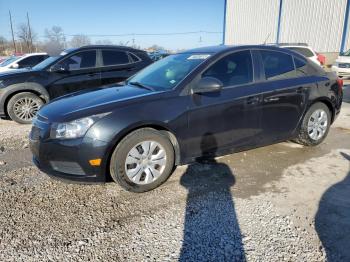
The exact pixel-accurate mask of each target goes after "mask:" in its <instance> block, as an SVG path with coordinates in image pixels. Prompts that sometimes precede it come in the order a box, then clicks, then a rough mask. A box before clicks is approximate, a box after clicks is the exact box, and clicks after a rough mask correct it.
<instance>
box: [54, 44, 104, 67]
mask: <svg viewBox="0 0 350 262" xmlns="http://www.w3.org/2000/svg"><path fill="white" fill-rule="evenodd" d="M91 51H95V66H94V67H84V68H79V69H73V70H69V71H70V72H76V71H82V70H87V69H97V68H98V55H97V53H98V50H97V49H88V50H79V51H78V52H75V53H73V54H67V56H66V57H62V59H60V60H59V61H57V62H56V63H54V64H53V65H51V66H49V68H51V67H52V66H55V65H57V64H59V63H61V62H63V61H64V60H66V59H69V58H71V57H72V56H75V55H77V54H80V53H83V52H91Z"/></svg>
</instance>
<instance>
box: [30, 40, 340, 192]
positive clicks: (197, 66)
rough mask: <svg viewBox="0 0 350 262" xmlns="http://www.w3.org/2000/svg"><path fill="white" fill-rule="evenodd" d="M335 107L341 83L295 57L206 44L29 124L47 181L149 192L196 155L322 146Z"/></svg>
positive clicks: (67, 100)
mask: <svg viewBox="0 0 350 262" xmlns="http://www.w3.org/2000/svg"><path fill="white" fill-rule="evenodd" d="M341 103H342V81H341V80H339V79H337V77H336V76H335V75H334V74H333V73H326V72H325V71H324V70H323V69H322V68H321V67H319V66H317V65H315V64H314V63H313V62H311V61H310V60H308V59H307V58H305V57H303V56H301V55H300V54H298V53H296V52H293V51H290V50H287V49H281V48H278V47H274V46H235V47H232V46H231V47H230V46H223V45H222V46H215V47H206V48H199V49H194V50H189V51H185V52H182V53H178V54H175V55H170V56H168V57H166V58H164V59H162V60H160V61H158V62H156V63H154V64H152V65H150V66H148V67H146V68H145V69H143V70H142V71H140V72H139V73H137V74H136V75H135V76H133V77H131V78H130V79H128V80H127V81H126V82H125V85H116V86H115V87H112V88H108V89H104V88H100V89H99V90H95V91H93V92H86V93H84V91H81V92H80V93H75V94H71V95H66V96H64V97H62V98H59V99H57V100H54V101H52V102H51V103H49V104H47V105H45V106H44V107H43V108H42V109H41V110H40V111H39V113H38V114H37V116H36V118H35V119H34V121H33V127H32V131H31V133H30V145H31V151H32V153H33V161H34V163H35V164H36V165H37V166H38V167H39V168H40V169H41V170H42V171H44V172H46V173H47V174H49V175H52V176H55V177H60V178H63V179H70V180H77V181H78V180H79V181H86V182H93V181H106V180H109V179H110V178H112V179H113V180H114V181H115V182H118V183H119V184H120V185H121V186H122V187H124V188H125V189H127V190H130V191H133V192H145V191H148V190H151V189H154V188H156V187H157V186H159V185H161V184H162V183H163V182H164V181H166V179H167V178H168V177H169V176H170V174H171V173H172V171H173V170H174V167H175V166H176V165H181V164H185V163H189V162H191V161H195V160H196V159H198V158H202V157H213V156H218V155H223V154H228V153H231V152H237V151H241V150H246V149H249V148H254V147H258V146H264V145H268V144H272V143H276V142H280V141H284V140H289V139H293V140H295V141H297V142H299V143H301V144H304V145H307V146H315V145H318V144H319V143H321V142H322V141H323V140H324V139H325V138H326V136H327V133H328V130H329V127H330V125H331V124H332V122H333V121H334V119H335V118H336V117H337V115H338V114H339V112H340V108H341Z"/></svg>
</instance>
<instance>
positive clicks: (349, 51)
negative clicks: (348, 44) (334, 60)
mask: <svg viewBox="0 0 350 262" xmlns="http://www.w3.org/2000/svg"><path fill="white" fill-rule="evenodd" d="M342 56H350V49H349V50H348V51H346V52H345V53H343V54H342Z"/></svg>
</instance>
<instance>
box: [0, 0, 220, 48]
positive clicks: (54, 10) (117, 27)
mask: <svg viewBox="0 0 350 262" xmlns="http://www.w3.org/2000/svg"><path fill="white" fill-rule="evenodd" d="M224 2H225V0H187V1H186V0H147V1H146V0H114V1H113V0H100V1H95V0H85V1H84V0H70V1H67V0H61V1H48V0H46V1H45V0H27V1H26V0H15V1H12V0H0V36H4V37H6V38H7V39H9V40H10V39H11V29H10V22H9V14H8V11H9V10H10V11H11V13H12V20H13V24H14V31H16V30H17V27H18V25H19V24H21V23H26V21H27V20H26V13H27V12H28V13H29V18H30V23H31V27H32V30H33V31H34V32H35V33H36V35H37V36H38V39H39V40H45V38H44V31H45V28H51V27H52V26H60V27H62V28H63V31H64V33H65V34H67V40H69V39H70V38H71V36H69V35H75V34H85V35H118V34H135V35H134V36H113V37H112V36H102V37H100V36H91V37H90V38H91V40H92V41H93V42H94V41H97V40H104V39H109V40H111V41H113V43H115V44H118V43H120V42H123V43H128V44H129V45H131V44H132V43H133V42H134V43H135V45H138V46H141V48H146V47H149V46H151V45H153V44H157V45H160V46H163V47H165V48H167V49H171V50H178V49H188V48H194V47H199V46H209V45H217V44H221V43H222V31H223V21H224ZM197 31H207V32H211V33H205V32H202V33H194V34H192V33H191V34H178V35H147V36H145V35H137V34H163V33H185V32H197Z"/></svg>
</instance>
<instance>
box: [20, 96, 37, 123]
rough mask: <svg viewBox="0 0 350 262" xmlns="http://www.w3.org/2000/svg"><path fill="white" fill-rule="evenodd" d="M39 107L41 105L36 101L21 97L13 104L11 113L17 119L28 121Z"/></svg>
mask: <svg viewBox="0 0 350 262" xmlns="http://www.w3.org/2000/svg"><path fill="white" fill-rule="evenodd" d="M40 107H41V103H40V102H39V101H38V100H37V99H34V98H31V97H23V98H21V99H18V100H17V101H16V102H15V104H14V106H13V112H14V113H15V115H16V116H17V117H18V118H19V119H21V120H24V121H29V120H31V119H33V117H34V116H35V115H36V113H37V112H38V111H39V109H40Z"/></svg>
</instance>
